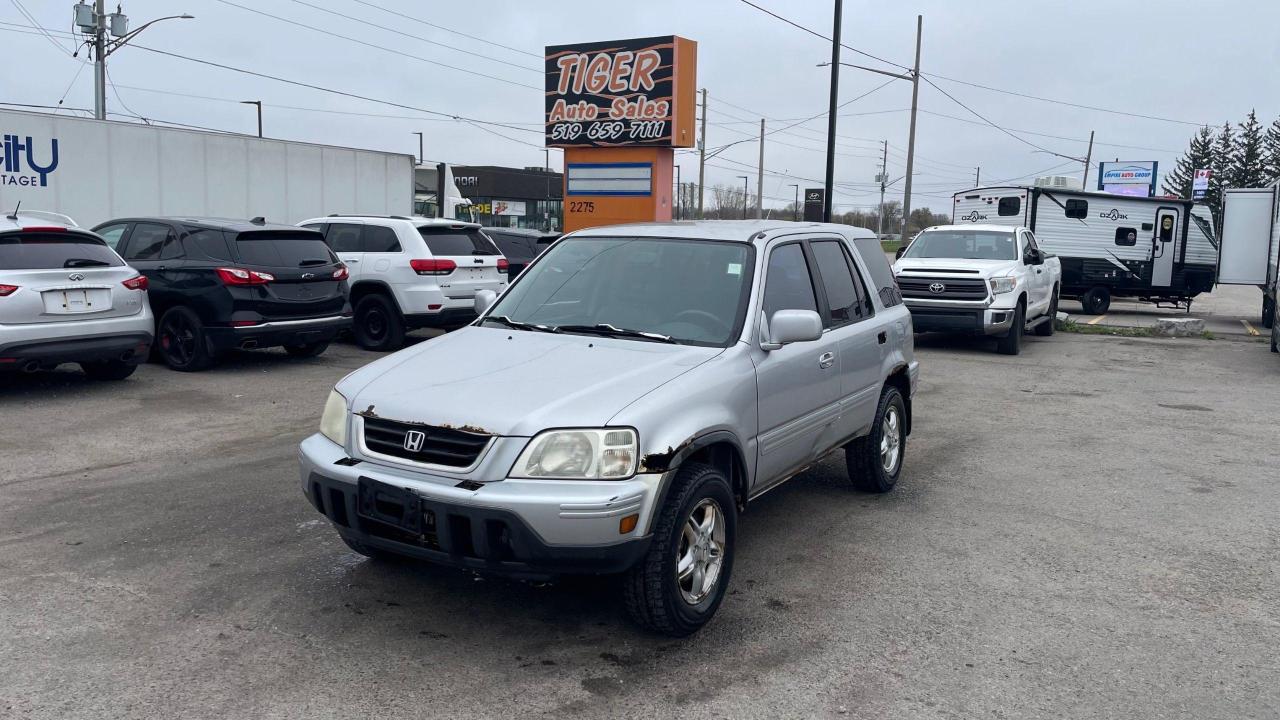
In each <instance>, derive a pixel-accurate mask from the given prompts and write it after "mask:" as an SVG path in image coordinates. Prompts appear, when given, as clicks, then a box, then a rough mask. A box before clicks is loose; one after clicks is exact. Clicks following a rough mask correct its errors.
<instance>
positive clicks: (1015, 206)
mask: <svg viewBox="0 0 1280 720" xmlns="http://www.w3.org/2000/svg"><path fill="white" fill-rule="evenodd" d="M1021 212H1022V198H1016V197H1002V198H1000V202H999V203H997V204H996V214H997V215H999V216H1000V217H1009V216H1010V215H1017V214H1019V213H1021Z"/></svg>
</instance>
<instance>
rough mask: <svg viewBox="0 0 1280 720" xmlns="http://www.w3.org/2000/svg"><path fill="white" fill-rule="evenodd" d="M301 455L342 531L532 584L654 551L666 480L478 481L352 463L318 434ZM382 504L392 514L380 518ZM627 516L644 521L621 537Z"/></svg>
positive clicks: (311, 491) (306, 485) (602, 569)
mask: <svg viewBox="0 0 1280 720" xmlns="http://www.w3.org/2000/svg"><path fill="white" fill-rule="evenodd" d="M298 454H299V460H300V464H301V480H302V490H303V493H304V494H305V495H306V496H307V499H308V500H309V501H310V502H311V504H312V506H313V507H315V508H316V509H317V510H318V511H320V512H321V513H323V514H324V515H325V517H327V518H328V519H329V520H330V521H331V522H332V523H333V524H334V526H335V527H336V528H337V530H338V532H339V533H341V534H342V535H344V536H346V537H348V538H351V539H354V540H357V541H359V542H361V543H364V544H367V545H370V546H372V547H375V548H380V549H383V550H387V551H390V552H394V553H397V554H401V555H407V556H411V557H417V558H421V559H424V560H430V561H433V562H437V563H441V564H445V565H453V566H457V567H465V568H470V569H474V570H482V571H486V572H492V573H496V574H501V575H507V576H512V577H521V578H530V579H533V578H547V577H552V576H555V575H564V574H584V573H586V574H605V573H616V572H621V571H623V570H626V569H627V568H629V567H631V566H632V565H634V564H635V563H636V562H637V561H638V560H639V558H640V557H642V556H643V555H644V553H645V551H646V550H647V549H648V546H649V541H650V537H649V535H648V533H647V528H648V526H649V523H650V520H651V517H652V513H653V509H654V505H655V504H656V499H657V496H658V491H659V487H660V485H661V481H662V475H658V474H646V475H637V476H635V477H634V478H632V479H630V480H625V481H562V480H512V479H503V480H498V481H494V482H487V483H476V482H471V481H467V480H463V479H462V478H460V477H445V476H444V475H443V474H432V473H427V472H424V471H422V470H412V469H407V468H401V467H393V466H390V465H385V464H382V463H375V462H371V461H367V460H366V461H357V462H355V464H349V463H351V462H352V460H351V459H350V458H349V457H348V455H347V453H346V452H345V451H344V450H343V448H341V447H339V446H338V445H335V444H334V443H333V442H331V441H330V440H329V439H328V438H326V437H324V436H322V435H319V434H317V435H313V436H311V437H309V438H307V439H306V440H304V441H303V442H302V444H301V446H299V448H298ZM362 494H363V500H362V499H361V498H362ZM379 499H381V500H382V501H384V502H386V503H389V505H390V509H391V510H393V511H395V512H393V513H391V514H390V515H388V514H383V513H379V512H378V511H377V508H378V507H379V506H378V505H377V504H376V502H377V501H378V500H379ZM397 508H398V509H397ZM362 510H363V511H364V512H362ZM396 513H401V514H400V515H399V517H400V518H401V520H400V521H395V520H394V518H395V516H396ZM405 513H407V515H406V514H405ZM628 515H638V516H639V518H638V521H637V523H636V529H634V530H632V531H631V532H629V533H621V532H619V530H620V523H621V521H622V519H623V518H625V517H627V516H628ZM408 516H411V519H410V520H408V521H407V522H406V521H405V518H406V517H408Z"/></svg>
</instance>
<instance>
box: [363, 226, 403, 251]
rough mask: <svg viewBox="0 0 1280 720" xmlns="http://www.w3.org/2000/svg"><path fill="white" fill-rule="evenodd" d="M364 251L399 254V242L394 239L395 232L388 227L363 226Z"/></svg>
mask: <svg viewBox="0 0 1280 720" xmlns="http://www.w3.org/2000/svg"><path fill="white" fill-rule="evenodd" d="M364 251H365V252H382V253H391V252H400V240H399V239H397V238H396V231H395V230H392V229H391V228H389V227H382V226H381V225H365V226H364Z"/></svg>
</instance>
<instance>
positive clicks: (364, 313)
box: [351, 295, 404, 352]
mask: <svg viewBox="0 0 1280 720" xmlns="http://www.w3.org/2000/svg"><path fill="white" fill-rule="evenodd" d="M351 332H352V334H353V335H355V338H356V344H357V345H359V346H360V347H362V348H364V349H365V350H376V351H378V352H387V351H389V350H395V349H397V348H399V347H400V346H401V345H403V344H404V321H403V320H401V319H400V311H399V310H397V309H396V307H395V304H394V303H392V302H391V300H390V299H389V298H388V297H387V296H385V295H366V296H364V297H362V298H360V300H359V302H357V303H356V310H355V322H354V324H353V326H352V328H351Z"/></svg>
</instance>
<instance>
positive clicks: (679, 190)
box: [674, 163, 684, 220]
mask: <svg viewBox="0 0 1280 720" xmlns="http://www.w3.org/2000/svg"><path fill="white" fill-rule="evenodd" d="M683 193H684V188H683V187H682V186H681V184H680V164H679V163H677V164H676V201H675V203H674V204H675V206H676V207H675V211H676V219H677V220H680V219H681V217H680V196H681V195H682V194H683Z"/></svg>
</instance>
